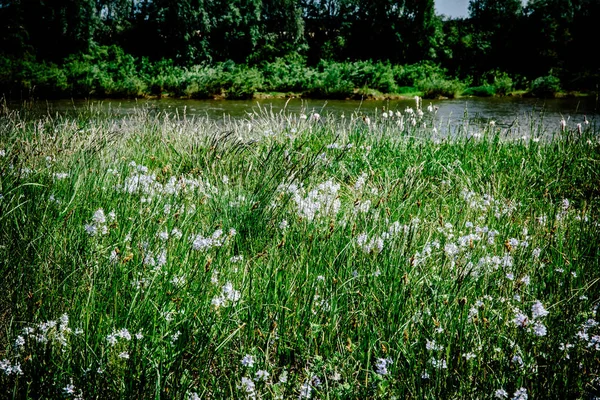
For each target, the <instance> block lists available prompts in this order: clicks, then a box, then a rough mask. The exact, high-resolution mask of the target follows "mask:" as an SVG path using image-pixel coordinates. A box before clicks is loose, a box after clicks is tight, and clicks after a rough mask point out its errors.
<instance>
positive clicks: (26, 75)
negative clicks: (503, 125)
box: [0, 46, 561, 99]
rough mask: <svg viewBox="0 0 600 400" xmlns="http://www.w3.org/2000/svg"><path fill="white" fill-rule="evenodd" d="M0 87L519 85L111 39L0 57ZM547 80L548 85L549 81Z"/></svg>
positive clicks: (178, 93) (251, 92) (243, 92)
mask: <svg viewBox="0 0 600 400" xmlns="http://www.w3.org/2000/svg"><path fill="white" fill-rule="evenodd" d="M3 63H4V65H6V69H5V70H4V71H5V73H4V74H3V75H0V90H2V91H3V92H4V93H7V95H8V96H9V97H16V98H19V97H27V96H32V97H42V98H49V97H54V98H62V97H95V98H104V97H116V98H124V97H149V96H158V97H161V96H175V97H188V98H201V99H210V98H226V99H246V98H252V97H253V96H255V95H257V94H260V93H270V94H273V93H276V94H279V95H280V96H285V95H295V96H304V97H313V98H336V99H346V98H359V99H361V98H369V97H373V96H383V95H386V96H395V95H402V94H409V95H412V96H414V95H415V94H418V95H421V96H423V97H426V98H439V97H448V98H453V97H456V96H461V95H467V96H494V95H507V94H510V93H511V91H512V90H513V89H517V88H518V87H516V86H514V85H513V81H512V79H511V78H510V77H509V76H508V75H507V74H506V73H497V72H496V71H492V72H490V73H489V74H486V77H487V78H486V79H487V80H486V81H484V82H485V84H483V85H482V86H475V87H468V86H469V85H468V82H461V81H459V80H457V79H455V78H452V77H451V75H450V74H449V73H448V72H447V71H446V70H445V69H443V68H441V67H439V66H437V65H436V64H433V63H431V62H419V63H416V64H412V65H404V66H397V65H392V64H390V63H387V62H368V61H356V62H333V61H321V62H320V63H319V64H318V65H316V66H315V67H309V66H308V65H307V64H306V62H305V60H303V59H302V58H295V59H294V58H291V59H290V58H286V59H283V58H281V59H276V60H275V61H273V62H264V63H261V64H260V65H258V66H255V67H249V66H247V65H243V64H235V63H234V62H232V61H227V62H222V63H216V64H200V65H195V66H192V67H182V66H177V65H175V64H174V63H173V62H172V61H168V60H163V61H160V62H151V61H149V60H148V59H147V58H143V59H137V58H135V57H133V56H131V55H129V54H126V53H124V51H123V50H122V49H121V48H119V47H116V46H110V47H94V48H93V50H91V51H90V52H89V53H87V54H83V53H81V54H77V55H71V56H69V57H67V58H66V59H65V60H64V61H63V62H61V63H58V64H54V63H48V62H42V63H39V62H35V61H22V60H15V59H4V60H3ZM550 83H551V84H550ZM520 89H531V90H530V92H531V94H532V95H535V96H543V97H549V96H550V97H551V96H554V95H555V94H556V93H558V92H559V91H560V90H561V88H560V82H559V80H558V78H556V77H553V76H549V77H544V78H540V79H537V80H535V81H534V82H532V84H531V86H530V88H526V87H521V88H520Z"/></svg>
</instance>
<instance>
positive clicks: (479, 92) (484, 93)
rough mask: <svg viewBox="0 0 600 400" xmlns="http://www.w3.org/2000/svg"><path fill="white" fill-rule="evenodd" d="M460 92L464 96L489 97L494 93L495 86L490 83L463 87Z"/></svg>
mask: <svg viewBox="0 0 600 400" xmlns="http://www.w3.org/2000/svg"><path fill="white" fill-rule="evenodd" d="M462 94H463V95H465V96H479V97H491V96H494V95H495V94H496V88H495V87H494V86H492V85H482V86H474V87H470V88H467V89H465V91H464V92H463V93H462Z"/></svg>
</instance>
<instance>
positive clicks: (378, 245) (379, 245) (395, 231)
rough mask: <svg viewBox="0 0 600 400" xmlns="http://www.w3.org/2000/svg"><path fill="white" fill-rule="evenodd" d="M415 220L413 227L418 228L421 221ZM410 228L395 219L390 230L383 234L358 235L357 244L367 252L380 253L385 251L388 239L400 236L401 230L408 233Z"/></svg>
mask: <svg viewBox="0 0 600 400" xmlns="http://www.w3.org/2000/svg"><path fill="white" fill-rule="evenodd" d="M415 220H416V221H415V225H413V227H415V229H416V226H418V223H419V221H418V219H415ZM410 229H411V227H410V226H408V225H400V223H399V222H398V221H395V222H393V223H392V224H391V225H390V226H389V228H388V230H387V231H385V232H383V233H382V234H381V235H375V236H372V237H369V236H368V235H367V234H366V233H365V232H363V233H361V234H359V235H358V236H357V237H356V244H357V245H358V246H359V248H360V249H361V250H362V251H363V253H365V254H371V253H373V254H379V253H381V252H382V251H383V248H384V244H385V241H386V240H388V241H389V240H391V239H394V238H396V237H398V235H399V234H400V233H401V232H404V233H408V232H409V231H410Z"/></svg>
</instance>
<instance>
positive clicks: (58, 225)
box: [0, 63, 600, 399]
mask: <svg viewBox="0 0 600 400" xmlns="http://www.w3.org/2000/svg"><path fill="white" fill-rule="evenodd" d="M238 68H239V67H238V66H236V65H234V64H231V63H227V64H219V67H218V68H216V71H215V72H214V73H213V72H203V71H201V70H200V69H199V70H198V71H186V73H192V72H193V73H196V74H198V76H200V75H201V74H203V73H206V74H207V75H208V74H214V75H215V76H226V75H227V74H229V73H231V72H232V71H236V70H237V69H238ZM204 69H206V68H204ZM328 69H329V68H328ZM239 72H240V73H247V74H253V73H255V72H251V71H245V72H244V71H239ZM322 72H325V71H322ZM340 74H341V72H340ZM215 79H216V78H215ZM222 79H225V78H223V77H221V78H218V80H222ZM421 111H423V112H422V113H420V112H414V111H413V110H412V109H411V110H410V111H405V112H398V113H396V112H394V113H392V115H390V114H389V113H385V116H384V115H383V114H381V113H379V112H377V111H376V110H373V109H372V108H371V109H370V108H368V106H366V105H363V108H362V109H361V110H360V113H357V114H353V115H352V118H343V119H342V118H339V117H338V116H336V115H330V116H326V115H321V116H316V115H312V116H310V117H307V116H306V115H304V114H296V113H288V112H281V113H273V112H265V113H261V112H257V113H254V114H252V115H250V116H249V117H248V118H244V119H240V120H233V119H232V120H220V121H212V120H209V119H204V118H193V119H188V118H186V117H185V116H180V118H174V117H173V116H172V115H168V114H164V113H154V112H150V111H149V110H147V109H141V110H138V112H136V113H134V114H131V115H128V116H127V117H126V118H123V117H122V115H114V114H111V115H104V114H102V113H98V112H94V107H90V109H89V110H86V111H84V112H82V113H80V114H77V115H74V116H73V115H60V114H52V115H48V114H47V113H43V115H42V116H36V115H33V114H31V113H29V112H28V111H27V110H24V111H11V110H9V109H8V108H7V107H3V108H1V109H0V126H1V127H2V135H0V150H1V153H0V177H1V179H0V194H1V196H0V243H2V246H0V274H1V275H2V278H3V279H1V280H0V292H1V293H3V296H0V310H1V311H2V316H3V318H0V332H2V335H0V349H1V354H2V355H1V356H0V368H1V371H0V387H2V388H3V390H4V392H3V395H6V396H8V397H10V398H63V397H73V398H74V397H83V398H102V399H105V398H126V399H129V398H140V399H145V398H178V399H179V398H180V399H184V398H195V397H196V396H197V397H206V398H215V399H221V398H244V397H251V398H253V397H256V398H271V397H275V396H278V397H282V398H298V395H299V393H307V392H309V391H310V393H311V394H312V398H317V397H318V398H330V399H347V398H361V399H390V398H393V397H396V398H458V399H463V398H473V397H474V396H475V397H486V398H487V397H490V398H491V397H493V396H494V393H496V391H500V393H502V390H504V391H505V392H507V393H509V396H512V394H513V393H515V392H517V391H518V390H521V388H522V389H523V390H526V392H527V394H528V396H529V397H530V398H540V397H542V398H574V399H576V398H591V397H593V396H595V395H596V394H597V393H598V391H599V390H600V387H598V383H597V376H598V374H599V373H600V365H599V364H598V363H597V358H598V357H597V348H596V346H597V345H598V343H597V337H598V336H597V335H600V325H599V324H598V319H599V315H598V301H600V298H599V297H598V293H600V292H599V290H598V285H599V284H600V246H599V241H600V239H599V238H600V227H599V225H598V220H599V218H600V201H599V200H600V188H599V187H598V185H597V184H596V182H598V179H599V178H600V176H599V174H600V172H599V170H598V168H596V165H597V164H598V162H599V161H600V146H599V144H598V141H597V140H596V139H597V137H598V131H597V127H595V126H593V124H590V125H588V126H586V127H585V128H584V130H583V131H582V132H581V134H579V133H574V132H577V130H576V129H575V126H573V124H572V123H570V124H569V129H567V130H566V131H565V132H564V133H562V134H560V135H556V137H555V138H551V134H549V135H548V136H544V137H542V138H540V137H537V133H539V132H540V131H541V129H540V130H537V128H536V127H535V126H534V125H535V121H534V123H533V124H532V127H531V131H527V129H528V128H527V127H526V126H523V127H521V128H522V129H520V130H519V131H518V132H517V137H508V138H506V140H505V139H504V138H505V135H506V134H508V133H507V132H506V130H505V129H504V128H500V127H496V126H494V125H493V124H489V123H488V122H487V121H486V122H484V123H477V122H471V121H469V122H465V123H462V122H459V123H458V124H457V125H456V126H452V127H449V129H451V128H452V130H451V131H449V133H448V135H446V134H443V133H440V132H438V131H437V130H435V129H434V127H438V126H440V123H439V122H440V121H439V120H438V119H437V117H436V114H435V112H433V111H431V112H430V111H427V110H421ZM366 115H369V116H370V117H372V118H371V119H369V120H368V121H369V122H367V120H366V118H365V119H363V118H361V116H366ZM412 121H414V123H413V122H412ZM540 123H541V122H540ZM556 128H557V129H558V126H557V127H556ZM522 134H526V136H527V137H528V138H527V139H521V138H520V136H521V135H522ZM538 139H541V140H538ZM561 343H562V344H565V345H564V346H562V345H561ZM567 343H569V344H570V346H567V345H566V344H567ZM566 355H568V357H567V356H566ZM242 360H244V362H242ZM250 360H252V361H253V362H250ZM581 365H583V366H585V368H580V366H581ZM542 367H543V368H542ZM259 371H262V372H259ZM267 373H268V374H269V375H268V376H267V375H266V374H267ZM465 377H468V379H465ZM261 378H264V379H261ZM309 385H310V386H309ZM194 394H195V395H194Z"/></svg>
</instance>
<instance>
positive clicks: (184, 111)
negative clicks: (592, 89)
mask: <svg viewBox="0 0 600 400" xmlns="http://www.w3.org/2000/svg"><path fill="white" fill-rule="evenodd" d="M430 104H431V105H432V106H433V107H436V108H437V113H436V120H437V123H438V124H440V125H441V126H447V125H456V124H463V123H465V122H470V123H473V122H489V121H492V120H493V121H495V123H496V124H497V125H498V126H503V127H515V126H518V127H522V128H525V127H529V125H530V124H532V123H535V124H540V123H541V124H543V127H544V129H554V127H557V126H559V124H560V121H561V119H565V121H567V123H568V125H569V126H573V127H574V126H576V124H577V123H582V122H583V121H584V117H585V118H587V120H588V121H590V122H591V123H594V122H595V120H596V119H597V118H598V116H599V110H598V101H597V99H596V98H593V97H590V98H587V97H586V98H569V99H527V98H520V97H502V98H461V99H451V100H423V103H422V107H423V109H426V108H427V107H428V106H429V105H430ZM37 106H38V107H41V108H46V109H47V111H48V112H50V113H55V112H65V111H69V110H77V109H80V108H86V107H90V106H92V107H95V108H96V109H101V110H105V111H110V112H111V113H114V114H116V115H127V114H131V113H133V112H135V110H136V109H139V108H141V107H145V108H149V109H151V110H155V111H156V112H167V113H169V114H172V115H174V116H176V117H183V116H184V115H185V116H202V117H208V118H211V119H222V118H227V119H229V118H231V119H238V118H246V117H248V116H249V114H251V113H254V112H274V113H278V112H280V111H281V110H286V112H290V113H313V112H316V113H319V114H321V115H328V114H332V115H336V116H341V115H342V114H344V115H345V116H349V115H351V114H353V113H356V114H358V115H362V116H369V117H374V116H376V115H377V114H379V115H380V114H382V113H383V112H384V111H386V110H389V111H401V112H404V110H405V109H406V108H407V107H412V108H414V107H415V100H414V99H409V100H385V101H384V100H381V101H379V100H368V101H363V102H361V101H355V100H304V99H289V100H285V99H265V100H247V101H239V100H179V99H160V100H104V101H94V102H90V101H86V100H54V101H48V102H44V103H39V104H37ZM551 127H552V128H551Z"/></svg>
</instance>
